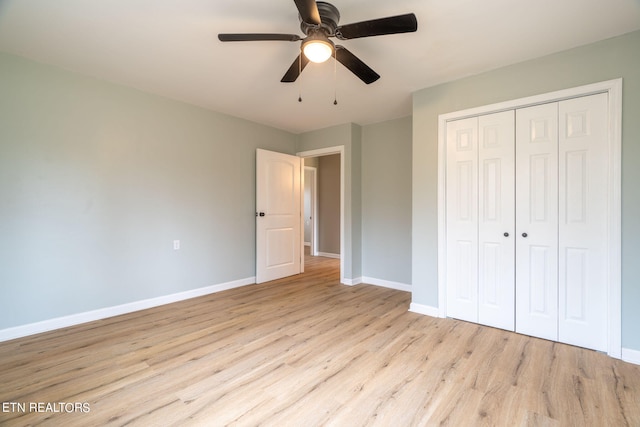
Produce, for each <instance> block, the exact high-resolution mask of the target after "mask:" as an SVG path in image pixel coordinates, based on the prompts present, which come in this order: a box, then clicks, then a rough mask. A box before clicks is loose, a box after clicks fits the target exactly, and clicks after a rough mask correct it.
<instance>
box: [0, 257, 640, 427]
mask: <svg viewBox="0 0 640 427" xmlns="http://www.w3.org/2000/svg"><path fill="white" fill-rule="evenodd" d="M339 274H340V273H339V260H335V259H328V258H321V257H308V258H307V263H306V266H305V273H304V274H301V275H297V276H293V277H289V278H284V279H280V280H276V281H273V282H269V283H265V284H260V285H251V286H246V287H242V288H237V289H231V290H228V291H224V292H220V293H216V294H211V295H206V296H203V297H200V298H193V299H190V300H186V301H181V302H178V303H175V304H170V305H166V306H162V307H156V308H152V309H149V310H143V311H139V312H135V313H130V314H126V315H122V316H117V317H113V318H109V319H104V320H100V321H97V322H92V323H87V324H83V325H77V326H74V327H71V328H66V329H62V330H58V331H52V332H48V333H44V334H40V335H36V336H31V337H26V338H21V339H17V340H13V341H8V342H4V343H0V404H2V403H4V405H3V406H2V407H0V408H2V409H10V408H8V407H7V405H9V404H10V403H11V402H19V403H21V404H24V405H29V404H31V403H33V402H36V403H37V402H43V403H47V402H50V403H52V402H72V403H74V402H80V403H81V404H82V403H84V402H86V404H87V405H89V408H90V412H88V413H82V412H74V413H64V412H51V411H48V412H47V411H44V412H38V411H29V410H27V411H24V413H23V412H21V411H15V410H14V411H11V410H3V411H0V425H2V426H5V425H7V426H25V425H44V426H49V425H50V426H59V425H65V426H86V425H108V426H121V425H132V426H149V425H163V426H170V425H175V426H197V425H203V426H204V425H206V426H210V425H236V426H254V425H266V426H287V425H293V426H300V425H304V426H316V425H323V426H325V425H326V426H345V425H349V426H358V425H361V426H371V425H373V426H375V425H380V426H389V425H393V426H398V425H402V426H430V425H450V426H460V425H464V426H471V425H473V426H475V425H486V426H573V425H580V426H583V425H584V426H631V427H636V426H640V367H639V366H636V365H631V364H628V363H625V362H622V361H620V360H615V359H611V358H609V357H607V356H606V355H604V354H601V353H598V352H594V351H590V350H585V349H581V348H577V347H572V346H567V345H563V344H559V343H553V342H550V341H545V340H541V339H537V338H531V337H527V336H523V335H518V334H515V333H512V332H508V331H502V330H499V329H494V328H488V327H484V326H479V325H474V324H470V323H466V322H462V321H458V320H454V319H437V318H432V317H428V316H422V315H418V314H415V313H411V312H408V311H407V310H408V307H409V303H410V295H409V294H408V293H406V292H401V291H397V290H392V289H385V288H381V287H377V286H371V285H366V284H363V285H358V286H353V287H350V286H343V285H340V284H339V283H338V280H339ZM27 408H28V406H27Z"/></svg>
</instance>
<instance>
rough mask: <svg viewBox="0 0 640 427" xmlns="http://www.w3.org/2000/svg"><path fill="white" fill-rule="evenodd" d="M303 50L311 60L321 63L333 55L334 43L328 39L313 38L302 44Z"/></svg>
mask: <svg viewBox="0 0 640 427" xmlns="http://www.w3.org/2000/svg"><path fill="white" fill-rule="evenodd" d="M302 51H303V52H304V56H306V57H307V59H308V60H309V61H311V62H316V63H321V62H325V61H326V60H327V59H329V58H330V57H331V55H333V44H332V43H331V42H330V41H328V40H322V39H313V40H309V41H308V42H306V43H304V44H303V45H302Z"/></svg>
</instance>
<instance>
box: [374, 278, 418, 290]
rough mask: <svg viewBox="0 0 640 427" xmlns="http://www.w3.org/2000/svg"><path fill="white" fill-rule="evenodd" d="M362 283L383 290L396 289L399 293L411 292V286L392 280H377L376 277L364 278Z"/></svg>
mask: <svg viewBox="0 0 640 427" xmlns="http://www.w3.org/2000/svg"><path fill="white" fill-rule="evenodd" d="M362 283H368V284H370V285H376V286H381V287H383V288H390V289H396V290H398V291H405V292H411V285H407V284H405V283H400V282H392V281H390V280H382V279H376V278H375V277H362Z"/></svg>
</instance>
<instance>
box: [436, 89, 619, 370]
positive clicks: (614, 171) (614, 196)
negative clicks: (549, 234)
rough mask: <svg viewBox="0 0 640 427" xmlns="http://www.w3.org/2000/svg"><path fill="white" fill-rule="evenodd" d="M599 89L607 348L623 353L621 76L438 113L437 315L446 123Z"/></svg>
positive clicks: (441, 299) (441, 288)
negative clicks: (603, 125)
mask: <svg viewBox="0 0 640 427" xmlns="http://www.w3.org/2000/svg"><path fill="white" fill-rule="evenodd" d="M598 93H607V94H608V109H607V114H608V120H609V130H608V141H607V144H608V147H607V149H608V154H609V158H608V171H607V174H608V183H607V187H608V196H607V197H608V200H607V208H608V209H607V211H608V215H607V216H608V224H607V226H608V239H607V240H608V245H607V248H608V258H609V259H608V281H607V295H608V313H607V319H608V329H607V333H608V337H607V340H608V349H607V354H608V355H609V356H611V357H614V358H617V359H620V358H621V357H622V257H621V250H622V166H621V165H622V159H621V155H622V79H621V78H619V79H614V80H607V81H604V82H599V83H594V84H589V85H585V86H578V87H574V88H569V89H564V90H559V91H555V92H549V93H544V94H540V95H534V96H530V97H525V98H519V99H515V100H510V101H505V102H500V103H496V104H490V105H484V106H481V107H476V108H470V109H466V110H460V111H454V112H451V113H445V114H440V115H439V116H438V316H439V317H447V309H446V290H447V281H446V274H445V273H446V262H447V260H446V237H447V236H446V160H447V159H446V124H447V122H449V121H452V120H459V119H464V118H467V117H472V116H479V115H484V114H490V113H497V112H500V111H506V110H513V109H518V108H524V107H530V106H534V105H540V104H546V103H550V102H558V101H562V100H566V99H571V98H577V97H582V96H588V95H595V94H598Z"/></svg>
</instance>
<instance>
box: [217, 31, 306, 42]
mask: <svg viewBox="0 0 640 427" xmlns="http://www.w3.org/2000/svg"><path fill="white" fill-rule="evenodd" d="M218 40H220V41H221V42H253V41H269V40H275V41H287V42H297V41H300V40H302V39H301V38H300V36H298V35H296V34H262V33H256V34H250V33H249V34H218Z"/></svg>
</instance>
